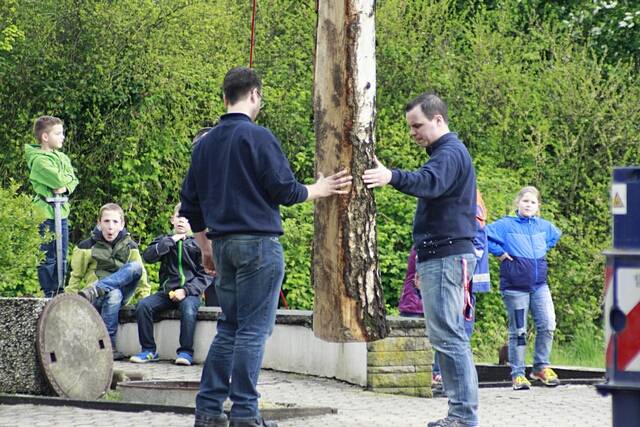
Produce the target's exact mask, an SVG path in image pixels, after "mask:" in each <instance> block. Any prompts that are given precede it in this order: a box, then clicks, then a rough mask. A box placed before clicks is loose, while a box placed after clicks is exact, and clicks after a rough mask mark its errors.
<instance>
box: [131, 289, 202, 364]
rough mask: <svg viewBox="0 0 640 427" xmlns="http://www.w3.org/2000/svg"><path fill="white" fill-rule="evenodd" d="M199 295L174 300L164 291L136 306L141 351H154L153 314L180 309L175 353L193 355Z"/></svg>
mask: <svg viewBox="0 0 640 427" xmlns="http://www.w3.org/2000/svg"><path fill="white" fill-rule="evenodd" d="M199 306H200V297H197V296H194V295H188V296H186V297H185V298H184V299H183V300H182V301H179V302H174V301H172V300H171V299H170V298H169V295H167V294H166V293H164V292H157V293H155V294H153V295H149V296H148V297H146V298H144V299H143V300H141V301H140V302H138V306H137V307H136V319H137V322H138V338H139V340H140V346H141V347H142V351H152V352H154V353H155V351H156V342H155V340H154V338H153V317H154V315H155V314H157V313H160V312H163V311H166V310H175V309H176V308H179V309H180V348H178V351H177V353H180V352H185V353H189V354H190V355H192V356H193V334H194V332H195V330H196V319H197V316H198V307H199Z"/></svg>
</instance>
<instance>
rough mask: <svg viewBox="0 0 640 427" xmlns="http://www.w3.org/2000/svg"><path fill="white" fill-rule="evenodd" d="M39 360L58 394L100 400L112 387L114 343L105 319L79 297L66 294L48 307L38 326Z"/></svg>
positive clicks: (52, 301)
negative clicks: (112, 351)
mask: <svg viewBox="0 0 640 427" xmlns="http://www.w3.org/2000/svg"><path fill="white" fill-rule="evenodd" d="M37 333H38V338H37V341H36V344H37V348H38V357H39V358H40V364H41V366H42V369H43V371H44V374H45V377H46V378H47V380H48V381H49V384H51V387H52V388H53V389H54V390H55V392H56V393H57V394H58V395H59V396H62V397H69V398H73V399H87V400H88V399H98V398H99V397H101V396H102V395H103V394H104V393H106V391H107V389H108V388H109V385H110V384H111V376H112V371H113V356H112V354H111V341H109V334H108V333H107V328H106V327H105V325H104V323H103V322H102V318H101V317H100V315H99V314H98V312H97V311H96V310H95V309H94V308H93V306H92V305H91V304H90V303H89V302H88V301H87V300H85V299H84V298H82V297H80V296H78V295H71V294H63V295H59V296H57V297H55V298H54V299H52V300H51V301H49V303H48V304H47V305H46V306H45V307H44V310H43V311H42V314H41V315H40V318H39V319H38V327H37Z"/></svg>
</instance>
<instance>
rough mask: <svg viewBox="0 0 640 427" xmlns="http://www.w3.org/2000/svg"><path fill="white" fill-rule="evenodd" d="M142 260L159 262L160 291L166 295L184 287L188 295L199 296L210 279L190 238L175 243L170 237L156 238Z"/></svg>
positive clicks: (167, 235)
mask: <svg viewBox="0 0 640 427" xmlns="http://www.w3.org/2000/svg"><path fill="white" fill-rule="evenodd" d="M142 259H144V262H146V263H148V264H152V263H155V262H158V261H160V274H159V278H160V289H161V290H162V291H163V292H164V293H166V294H168V293H169V292H170V291H174V290H176V289H179V288H184V290H185V292H186V293H187V295H191V296H196V297H198V296H200V295H202V293H203V292H204V290H205V288H206V287H207V286H209V284H210V283H211V280H212V278H211V277H210V276H207V275H206V274H205V272H204V267H202V262H201V259H202V255H201V253H200V248H199V247H198V245H197V244H196V241H195V239H194V238H193V237H187V238H185V239H184V240H178V241H177V242H174V241H173V239H172V238H171V235H170V234H166V235H162V236H158V237H156V238H155V239H153V242H151V244H150V245H149V246H148V247H147V249H145V251H144V253H143V254H142Z"/></svg>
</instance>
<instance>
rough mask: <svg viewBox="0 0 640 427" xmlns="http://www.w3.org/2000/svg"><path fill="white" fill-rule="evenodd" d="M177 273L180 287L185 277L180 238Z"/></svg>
mask: <svg viewBox="0 0 640 427" xmlns="http://www.w3.org/2000/svg"><path fill="white" fill-rule="evenodd" d="M178 275H179V276H180V287H183V286H184V282H185V277H184V272H183V271H182V240H178Z"/></svg>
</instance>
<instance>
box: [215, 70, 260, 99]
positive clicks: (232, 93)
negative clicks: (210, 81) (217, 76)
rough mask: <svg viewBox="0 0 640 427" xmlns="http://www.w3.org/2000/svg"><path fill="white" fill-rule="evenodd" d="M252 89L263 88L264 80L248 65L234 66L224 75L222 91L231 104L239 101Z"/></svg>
mask: <svg viewBox="0 0 640 427" xmlns="http://www.w3.org/2000/svg"><path fill="white" fill-rule="evenodd" d="M252 89H258V90H261V89H262V82H261V81H260V77H258V74H257V73H256V72H255V70H253V69H251V68H247V67H236V68H232V69H230V70H229V71H228V72H227V75H226V76H224V82H223V83H222V91H223V92H224V97H225V98H226V99H227V102H228V103H229V104H231V105H233V104H235V103H236V102H238V101H239V100H240V99H241V98H242V97H243V96H245V95H247V94H248V93H249V91H251V90H252Z"/></svg>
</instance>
